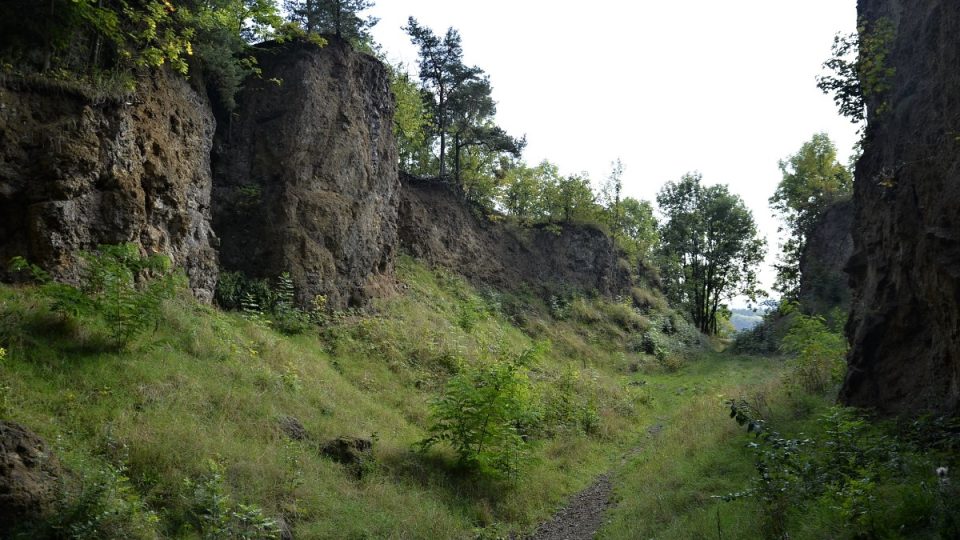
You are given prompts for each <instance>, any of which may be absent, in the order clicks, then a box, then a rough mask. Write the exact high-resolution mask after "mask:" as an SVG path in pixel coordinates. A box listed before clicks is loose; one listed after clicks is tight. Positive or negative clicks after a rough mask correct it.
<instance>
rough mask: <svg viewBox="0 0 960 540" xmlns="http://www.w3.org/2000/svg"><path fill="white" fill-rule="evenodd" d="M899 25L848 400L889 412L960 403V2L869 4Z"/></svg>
mask: <svg viewBox="0 0 960 540" xmlns="http://www.w3.org/2000/svg"><path fill="white" fill-rule="evenodd" d="M859 12H860V17H861V18H862V19H863V20H865V21H867V22H868V23H869V25H870V26H871V27H877V26H878V24H879V25H882V24H887V25H890V26H892V30H893V33H894V39H893V40H892V43H891V46H890V50H889V51H888V52H889V56H888V57H887V59H886V61H887V62H888V66H889V67H891V68H893V69H895V70H896V71H895V74H894V75H893V76H892V78H891V80H890V83H891V87H890V90H889V92H886V93H884V95H882V96H879V97H877V98H874V99H873V101H872V102H871V103H870V128H869V130H868V133H867V140H866V145H865V151H864V155H863V157H862V158H861V159H860V161H859V163H858V165H857V172H856V183H855V195H854V204H855V206H856V216H855V220H854V238H853V240H854V249H855V254H854V256H853V259H852V260H851V263H850V266H849V268H850V273H851V279H852V283H853V285H854V291H855V292H854V303H853V310H852V316H851V319H850V322H849V324H848V327H847V333H848V336H849V338H850V341H851V344H852V350H851V352H850V355H849V372H848V374H847V378H846V381H845V383H844V387H843V390H842V393H841V398H842V400H843V401H844V402H846V403H848V404H851V405H857V406H864V407H873V408H876V409H878V410H880V411H883V412H886V413H899V412H906V411H914V410H922V409H932V410H937V411H947V412H956V411H957V410H958V405H960V309H958V306H960V170H958V167H960V153H958V138H957V130H958V126H960V71H958V70H957V66H958V65H960V41H958V40H957V39H956V35H957V32H958V31H960V3H957V2H955V1H953V0H916V1H914V2H910V3H909V4H907V3H903V2H901V1H900V0H860V2H859Z"/></svg>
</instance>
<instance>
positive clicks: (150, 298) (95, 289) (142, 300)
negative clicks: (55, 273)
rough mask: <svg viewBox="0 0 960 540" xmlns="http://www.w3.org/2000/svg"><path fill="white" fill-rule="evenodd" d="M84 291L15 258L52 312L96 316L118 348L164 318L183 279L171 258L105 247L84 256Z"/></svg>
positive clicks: (129, 248) (126, 247)
mask: <svg viewBox="0 0 960 540" xmlns="http://www.w3.org/2000/svg"><path fill="white" fill-rule="evenodd" d="M80 258H81V261H82V264H81V269H80V286H79V287H76V286H73V285H70V284H67V283H59V282H56V281H53V280H52V279H51V278H50V275H49V274H48V273H46V272H45V271H44V270H43V269H41V268H39V267H38V266H36V265H32V264H29V263H28V262H27V261H26V260H25V259H24V258H23V257H15V258H14V259H13V261H12V262H11V267H12V268H13V269H14V270H15V271H29V272H30V273H31V275H32V277H33V278H34V280H36V281H37V282H38V283H39V284H40V293H41V294H42V295H43V296H45V297H47V298H48V299H50V300H51V301H52V308H53V309H54V310H55V311H57V312H59V313H60V314H61V315H63V316H66V317H76V318H80V319H82V318H86V317H95V318H98V319H100V320H101V321H103V322H104V323H105V324H106V327H107V329H108V332H109V335H110V337H111V339H112V340H113V342H114V344H115V345H116V347H117V348H118V349H120V348H123V347H124V346H126V345H127V344H128V343H129V342H130V340H131V339H133V338H134V337H135V336H136V335H137V334H140V333H141V332H143V331H144V330H146V329H147V328H148V327H149V326H151V325H155V324H156V323H157V321H159V319H160V305H161V303H162V302H163V301H164V300H167V299H169V298H172V297H173V295H174V293H175V292H176V287H177V282H178V280H177V277H176V274H174V273H173V272H172V271H171V265H170V259H168V258H167V257H165V256H163V255H151V256H148V257H143V256H141V255H140V250H139V248H138V247H137V245H136V244H119V245H101V246H99V247H98V248H97V250H96V251H94V252H82V253H81V254H80Z"/></svg>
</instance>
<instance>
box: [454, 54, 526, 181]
mask: <svg viewBox="0 0 960 540" xmlns="http://www.w3.org/2000/svg"><path fill="white" fill-rule="evenodd" d="M472 69H473V70H474V72H473V74H472V76H471V77H470V78H465V79H464V81H463V83H462V84H460V85H459V86H458V87H456V88H454V89H453V90H452V91H451V93H450V98H449V111H450V132H451V135H452V136H453V171H454V172H453V178H454V181H455V182H456V183H457V185H462V183H463V174H462V172H463V159H462V158H463V154H464V152H466V151H468V150H469V149H471V148H475V147H483V149H485V150H486V151H487V152H489V153H492V154H494V155H499V154H509V155H511V156H513V157H516V158H519V157H520V154H521V153H522V152H523V147H524V146H525V145H526V139H515V138H513V137H511V136H510V135H507V133H506V132H505V131H504V130H503V129H502V128H500V126H497V125H495V124H494V123H493V117H494V115H495V114H496V113H497V105H496V103H495V102H494V101H493V97H492V96H491V93H492V88H491V86H490V78H489V77H487V75H486V74H484V73H483V72H482V71H481V70H479V69H478V68H472Z"/></svg>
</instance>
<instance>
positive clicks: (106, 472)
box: [14, 460, 160, 540]
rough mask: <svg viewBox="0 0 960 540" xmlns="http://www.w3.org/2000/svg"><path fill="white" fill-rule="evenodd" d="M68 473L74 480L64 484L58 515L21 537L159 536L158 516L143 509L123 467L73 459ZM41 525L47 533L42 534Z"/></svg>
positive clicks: (28, 530) (142, 504) (133, 537)
mask: <svg viewBox="0 0 960 540" xmlns="http://www.w3.org/2000/svg"><path fill="white" fill-rule="evenodd" d="M71 470H72V474H73V475H76V476H77V478H76V481H75V482H74V481H73V480H71V481H70V482H68V487H67V488H66V490H65V491H64V492H63V500H62V504H61V506H60V509H59V511H58V513H57V514H56V515H55V516H53V518H52V519H51V521H50V522H48V523H46V524H32V526H31V528H28V529H27V530H26V531H25V532H27V533H28V535H29V536H24V538H27V537H29V538H38V537H43V538H46V537H50V538H73V539H78V540H80V539H91V540H93V539H102V538H109V539H118V540H119V539H124V540H126V539H152V538H158V537H159V535H158V534H157V531H156V525H157V524H158V523H159V521H160V520H159V517H158V516H157V514H156V513H154V512H152V511H151V510H149V509H148V508H147V506H146V504H145V503H144V501H143V500H142V499H141V498H140V496H139V494H138V493H137V492H136V490H135V489H134V487H133V485H132V484H131V482H130V479H129V478H128V477H127V472H126V469H125V468H124V467H122V466H119V467H118V466H113V465H97V464H93V463H91V462H87V461H75V460H74V461H72V462H71ZM44 526H46V527H49V529H50V531H49V532H48V531H43V529H44V528H45V527H44ZM38 531H43V532H38ZM47 535H49V536H47ZM14 537H17V536H16V535H15V536H14Z"/></svg>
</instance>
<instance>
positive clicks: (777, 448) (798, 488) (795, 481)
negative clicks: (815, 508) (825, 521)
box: [722, 399, 906, 538]
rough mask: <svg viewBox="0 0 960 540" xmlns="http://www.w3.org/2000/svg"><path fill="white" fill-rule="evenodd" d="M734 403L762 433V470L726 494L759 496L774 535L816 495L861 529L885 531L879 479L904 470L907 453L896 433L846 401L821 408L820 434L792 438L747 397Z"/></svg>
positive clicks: (782, 533)
mask: <svg viewBox="0 0 960 540" xmlns="http://www.w3.org/2000/svg"><path fill="white" fill-rule="evenodd" d="M728 405H729V406H730V417H731V418H734V419H735V420H736V421H737V423H739V424H740V425H744V426H746V427H747V431H748V432H751V433H753V434H754V435H755V438H754V442H751V443H750V444H749V447H750V448H751V449H752V450H753V452H754V457H755V467H756V471H757V476H756V477H754V478H755V479H754V482H753V485H752V487H750V488H749V489H747V490H745V491H742V492H739V493H732V494H729V495H725V496H723V497H722V498H723V499H724V500H728V501H729V500H734V499H738V498H742V497H756V498H758V499H759V500H760V501H761V502H762V504H763V505H764V509H765V511H766V513H765V516H766V518H767V523H766V529H767V530H766V531H765V532H766V534H767V536H768V537H771V538H786V537H787V536H788V535H789V531H788V527H789V523H790V517H791V513H792V512H794V511H795V510H796V509H801V508H804V507H805V506H807V505H810V504H814V503H815V502H816V503H818V504H823V505H825V506H827V507H828V508H830V509H832V510H833V511H835V512H838V513H839V515H840V517H841V518H842V520H843V521H844V522H846V523H847V524H848V526H849V527H850V528H851V529H853V530H854V531H856V534H855V535H854V536H855V537H857V538H876V537H878V536H883V535H881V534H879V533H880V530H881V529H883V527H884V526H883V525H881V523H880V522H881V521H882V519H883V517H882V516H880V515H878V512H877V508H878V504H877V503H878V497H879V496H880V495H879V493H880V491H881V490H880V486H881V485H882V484H883V483H884V482H886V481H889V480H890V479H893V478H896V477H898V476H902V474H903V471H904V468H905V461H906V459H905V458H906V455H905V453H904V451H903V449H902V448H901V446H900V444H899V443H898V442H897V440H896V438H894V437H892V436H890V435H888V434H886V433H884V432H883V430H882V429H881V428H880V427H878V426H875V425H873V424H871V423H869V422H868V421H867V420H866V419H864V418H863V417H862V416H861V415H860V414H859V413H857V412H856V411H855V410H854V409H849V408H843V407H833V408H831V409H829V410H828V411H827V412H826V413H824V414H823V415H821V416H820V418H819V419H818V423H817V427H816V430H815V432H816V436H815V437H811V436H804V435H801V437H800V438H788V437H784V436H781V435H780V434H779V433H777V432H776V431H774V430H772V429H770V428H769V427H768V426H767V422H766V420H765V419H763V418H762V417H761V416H760V414H759V412H758V411H757V409H756V408H755V407H753V406H751V405H750V404H748V403H747V402H746V401H744V400H742V399H741V400H732V401H729V402H728Z"/></svg>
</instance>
